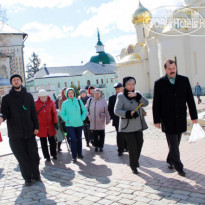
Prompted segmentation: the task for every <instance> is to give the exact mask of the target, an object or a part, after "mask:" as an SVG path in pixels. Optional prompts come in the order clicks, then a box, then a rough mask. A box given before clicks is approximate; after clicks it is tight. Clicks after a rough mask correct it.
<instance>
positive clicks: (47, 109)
mask: <svg viewBox="0 0 205 205" xmlns="http://www.w3.org/2000/svg"><path fill="white" fill-rule="evenodd" d="M35 105H36V112H37V115H38V121H39V133H38V137H40V141H41V148H42V151H43V156H44V158H45V159H47V161H50V154H51V156H52V157H53V159H57V153H56V141H55V138H54V136H55V135H56V129H58V119H57V112H56V107H55V104H54V102H53V101H52V100H51V99H50V97H49V96H48V93H47V92H46V90H43V89H42V90H40V91H39V93H38V100H37V101H35ZM47 139H48V141H49V144H50V154H49V152H48V144H47Z"/></svg>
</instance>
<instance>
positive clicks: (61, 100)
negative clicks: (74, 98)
mask: <svg viewBox="0 0 205 205" xmlns="http://www.w3.org/2000/svg"><path fill="white" fill-rule="evenodd" d="M66 89H67V88H66V87H65V88H63V89H62V91H61V97H60V99H59V100H58V108H59V111H60V110H61V107H62V103H63V102H64V101H65V100H67V98H66V96H65V94H66ZM60 123H61V126H62V128H63V132H65V133H67V130H66V127H65V122H63V121H62V120H60ZM61 144H62V142H58V152H61V151H62V149H61Z"/></svg>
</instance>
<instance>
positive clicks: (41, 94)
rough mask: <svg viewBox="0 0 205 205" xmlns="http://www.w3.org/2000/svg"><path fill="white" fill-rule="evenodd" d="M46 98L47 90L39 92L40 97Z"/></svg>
mask: <svg viewBox="0 0 205 205" xmlns="http://www.w3.org/2000/svg"><path fill="white" fill-rule="evenodd" d="M44 96H48V93H47V91H46V90H44V89H41V90H39V91H38V97H44Z"/></svg>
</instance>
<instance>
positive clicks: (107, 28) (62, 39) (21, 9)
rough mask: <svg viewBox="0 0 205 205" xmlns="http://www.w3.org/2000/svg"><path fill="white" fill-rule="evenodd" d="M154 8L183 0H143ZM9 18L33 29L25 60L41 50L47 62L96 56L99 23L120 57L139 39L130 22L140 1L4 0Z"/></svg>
mask: <svg viewBox="0 0 205 205" xmlns="http://www.w3.org/2000/svg"><path fill="white" fill-rule="evenodd" d="M141 3H142V4H143V5H144V6H145V7H146V8H148V9H149V10H154V9H155V8H157V7H160V6H165V5H180V4H183V0H169V1H164V0H141ZM0 4H1V5H2V7H3V8H4V9H6V13H7V19H8V21H7V23H8V24H9V25H10V26H13V27H14V28H16V29H18V30H21V31H23V32H25V33H27V34H28V39H27V40H26V42H25V49H24V53H25V64H26V63H27V62H28V58H29V57H30V55H31V53H32V52H33V51H34V52H36V53H37V54H38V55H39V57H40V59H41V61H42V65H43V64H44V63H46V64H47V66H49V67H50V66H68V65H80V64H81V61H83V63H86V62H87V61H89V59H90V57H91V56H92V55H95V45H96V42H97V28H99V30H100V34H101V41H102V42H103V43H104V45H105V51H106V52H108V53H110V54H112V55H113V56H114V57H115V58H116V56H117V55H119V54H120V52H121V49H122V48H124V47H127V46H128V45H129V44H135V43H136V41H137V38H136V34H135V29H134V26H133V24H132V22H131V17H132V14H133V13H134V12H135V10H136V9H137V7H138V0H1V1H0Z"/></svg>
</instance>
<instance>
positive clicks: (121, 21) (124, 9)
mask: <svg viewBox="0 0 205 205" xmlns="http://www.w3.org/2000/svg"><path fill="white" fill-rule="evenodd" d="M133 5H136V7H137V1H136V0H126V1H125V0H113V1H110V2H108V3H106V4H104V3H103V4H102V5H101V6H100V7H99V8H96V7H90V8H89V9H88V10H87V13H89V14H90V13H93V14H94V15H93V16H92V17H91V18H90V19H88V20H85V21H83V22H81V23H80V24H79V25H78V27H77V28H76V30H75V32H74V33H73V36H85V37H90V36H92V35H93V34H94V33H96V28H97V27H99V28H100V30H101V31H102V33H108V32H109V31H111V30H112V29H114V28H117V29H119V30H121V31H126V32H130V31H134V26H133V25H132V22H131V15H132V13H134V11H135V7H133Z"/></svg>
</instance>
